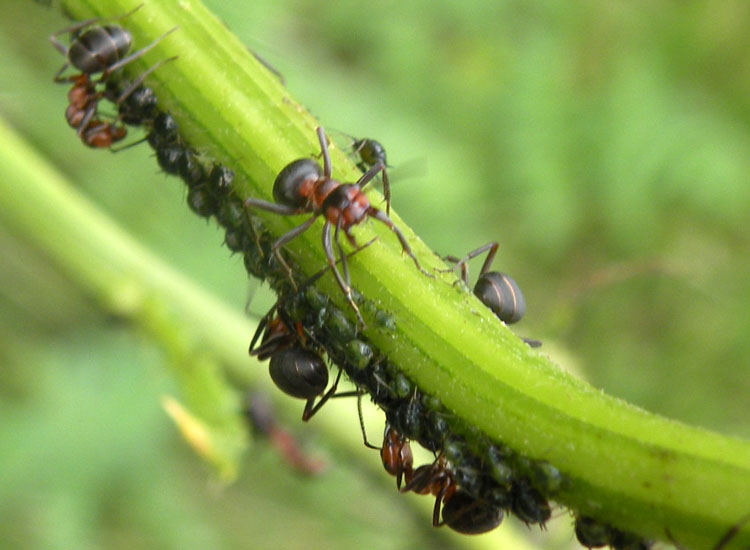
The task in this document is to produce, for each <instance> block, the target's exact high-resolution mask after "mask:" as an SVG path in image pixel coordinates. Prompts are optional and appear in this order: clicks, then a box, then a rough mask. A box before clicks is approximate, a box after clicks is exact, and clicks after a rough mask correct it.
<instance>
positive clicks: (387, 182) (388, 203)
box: [383, 166, 391, 216]
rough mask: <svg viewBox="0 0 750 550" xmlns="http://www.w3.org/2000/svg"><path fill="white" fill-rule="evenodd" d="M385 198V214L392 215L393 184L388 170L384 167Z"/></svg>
mask: <svg viewBox="0 0 750 550" xmlns="http://www.w3.org/2000/svg"><path fill="white" fill-rule="evenodd" d="M383 196H384V197H385V213H386V215H387V216H390V215H391V182H390V180H389V179H388V170H386V169H385V166H383Z"/></svg>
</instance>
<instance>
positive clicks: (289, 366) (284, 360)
mask: <svg viewBox="0 0 750 550" xmlns="http://www.w3.org/2000/svg"><path fill="white" fill-rule="evenodd" d="M268 371H269V373H270V374H271V379H272V380H273V382H274V384H276V386H278V388H279V389H280V390H281V391H283V392H284V393H286V394H287V395H290V396H292V397H296V398H299V399H312V398H313V397H315V396H317V395H320V394H322V393H323V392H324V391H325V389H326V386H327V385H328V367H326V364H325V363H324V362H323V359H322V358H321V357H320V355H318V354H316V353H313V352H311V351H308V350H306V349H302V348H299V347H291V348H288V349H284V350H280V351H277V352H276V353H274V354H273V355H272V356H271V361H270V363H269V366H268Z"/></svg>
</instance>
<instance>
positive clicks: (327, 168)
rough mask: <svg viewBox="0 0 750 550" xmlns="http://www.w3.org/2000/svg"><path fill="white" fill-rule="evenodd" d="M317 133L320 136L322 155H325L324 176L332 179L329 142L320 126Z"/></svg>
mask: <svg viewBox="0 0 750 550" xmlns="http://www.w3.org/2000/svg"><path fill="white" fill-rule="evenodd" d="M315 131H316V132H317V134H318V141H319V142H320V154H321V155H323V175H324V176H325V177H326V178H329V179H330V177H331V155H329V154H328V140H327V139H326V133H325V130H323V127H322V126H318V127H317V128H316V129H315Z"/></svg>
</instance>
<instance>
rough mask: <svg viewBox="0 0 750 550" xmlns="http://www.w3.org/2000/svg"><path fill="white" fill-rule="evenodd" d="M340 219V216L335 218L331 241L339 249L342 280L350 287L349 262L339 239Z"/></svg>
mask: <svg viewBox="0 0 750 550" xmlns="http://www.w3.org/2000/svg"><path fill="white" fill-rule="evenodd" d="M341 220H342V218H341V216H339V218H338V220H336V230H335V231H334V232H333V242H335V243H336V248H337V249H338V251H339V258H340V260H339V261H340V262H341V268H342V269H343V271H344V281H346V286H347V287H351V278H350V277H349V264H348V263H347V262H346V254H345V253H344V248H343V247H342V246H341V239H339V230H340V229H341Z"/></svg>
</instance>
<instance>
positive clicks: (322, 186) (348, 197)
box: [245, 127, 434, 326]
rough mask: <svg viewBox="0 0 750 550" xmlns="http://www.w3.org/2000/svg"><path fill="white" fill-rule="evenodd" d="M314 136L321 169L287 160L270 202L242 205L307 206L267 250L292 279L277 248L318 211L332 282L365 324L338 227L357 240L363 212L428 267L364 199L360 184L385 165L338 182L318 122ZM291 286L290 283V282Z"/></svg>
mask: <svg viewBox="0 0 750 550" xmlns="http://www.w3.org/2000/svg"><path fill="white" fill-rule="evenodd" d="M316 132H317V134H318V141H319V143H320V150H321V155H322V157H323V170H322V173H321V168H320V165H318V163H317V162H315V161H314V160H312V159H309V158H303V159H298V160H295V161H293V162H291V163H290V164H288V165H287V166H286V167H285V168H284V169H283V170H282V171H281V172H280V173H279V175H278V176H276V181H274V184H273V197H274V199H275V200H276V202H275V203H271V202H267V201H263V200H260V199H253V198H249V199H247V200H245V206H246V207H247V208H258V209H261V210H266V211H268V212H273V213H275V214H279V215H282V216H294V215H298V214H303V213H306V212H309V213H311V214H312V216H311V217H310V218H309V219H307V220H306V221H305V222H303V223H302V224H300V225H298V226H297V227H295V228H293V229H292V230H290V231H289V232H287V233H286V234H284V235H282V236H281V237H280V238H279V239H278V240H277V241H276V242H275V243H273V247H272V249H273V252H274V254H275V256H276V258H277V259H278V260H279V262H280V263H281V265H282V266H284V268H285V269H286V271H287V273H288V274H289V278H290V280H291V281H292V284H294V278H293V276H292V270H291V268H290V267H289V266H288V265H287V263H286V262H285V261H284V259H283V258H282V256H281V253H280V250H279V249H280V248H281V247H282V246H283V245H285V244H286V243H288V242H289V241H291V240H292V239H294V238H295V237H297V236H298V235H300V234H301V233H303V232H304V231H306V230H307V229H309V228H310V226H311V225H312V224H313V223H314V222H315V220H316V219H317V218H318V216H321V215H323V216H324V217H325V224H324V225H323V232H322V241H323V250H324V252H325V256H326V260H327V261H328V265H329V266H330V267H331V270H332V271H333V274H334V276H335V277H336V282H337V283H338V285H339V287H340V288H341V290H342V292H343V293H344V295H345V297H346V300H347V302H349V305H350V306H351V307H352V309H353V310H354V312H355V313H356V315H357V319H358V320H359V322H360V324H361V325H362V326H364V325H365V322H364V319H362V315H361V313H360V311H359V308H358V307H357V304H355V303H354V300H353V299H352V290H351V286H350V284H349V269H348V267H347V263H346V257H345V254H344V251H343V248H342V246H341V243H340V241H339V232H340V231H343V232H344V235H346V238H347V239H348V240H349V242H350V243H351V245H352V246H355V247H356V246H357V243H356V241H355V239H354V236H353V235H352V234H351V228H352V226H354V225H357V224H359V223H361V222H363V221H364V220H365V219H367V217H371V218H374V219H376V220H378V221H380V222H381V223H384V224H385V225H386V226H388V228H389V229H390V230H391V231H393V232H394V233H395V234H396V236H397V237H398V240H399V242H400V243H401V248H402V250H403V251H404V252H405V253H406V254H408V255H409V257H410V258H411V259H412V260H413V261H414V264H415V265H416V266H417V269H419V270H420V271H421V272H422V273H424V274H425V275H427V276H428V277H434V275H432V274H431V273H429V272H428V271H425V269H423V268H422V266H421V265H420V263H419V260H417V257H416V256H415V255H414V253H413V252H412V251H411V247H410V246H409V243H407V242H406V238H405V237H404V235H403V233H401V230H400V229H399V228H398V227H397V226H396V225H395V224H394V223H393V222H392V221H391V219H390V218H389V217H388V215H387V214H385V213H384V212H382V211H380V210H378V209H377V208H375V207H373V206H371V205H370V201H369V199H368V198H367V196H365V194H364V193H363V192H362V189H363V188H364V187H365V186H366V185H367V184H368V183H369V182H370V181H371V180H372V179H373V178H374V177H375V176H376V175H377V174H378V173H379V172H382V171H383V169H384V168H385V166H384V165H383V164H382V163H380V162H377V163H376V164H375V165H374V166H372V167H371V168H370V169H369V170H368V171H367V172H365V174H364V175H362V177H361V178H359V180H357V182H356V183H341V182H339V181H337V180H335V179H333V178H332V177H331V158H330V155H329V154H328V143H327V140H326V136H325V132H324V131H323V128H321V127H318V128H317V130H316ZM331 227H334V234H333V236H332V235H331ZM333 242H335V243H336V247H337V248H338V250H339V257H340V258H341V266H342V270H343V273H344V274H343V276H342V274H341V273H340V272H339V270H338V268H337V267H336V259H335V255H334V252H333ZM295 286H296V285H295Z"/></svg>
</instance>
